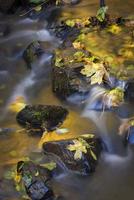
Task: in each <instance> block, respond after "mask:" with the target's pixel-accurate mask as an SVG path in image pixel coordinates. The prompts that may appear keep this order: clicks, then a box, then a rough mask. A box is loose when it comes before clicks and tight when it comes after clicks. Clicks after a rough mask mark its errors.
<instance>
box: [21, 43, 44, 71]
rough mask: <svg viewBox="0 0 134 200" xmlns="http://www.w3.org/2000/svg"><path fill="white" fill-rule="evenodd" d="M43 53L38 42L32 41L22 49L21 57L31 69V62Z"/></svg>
mask: <svg viewBox="0 0 134 200" xmlns="http://www.w3.org/2000/svg"><path fill="white" fill-rule="evenodd" d="M43 54H44V50H43V49H42V47H41V44H40V42H38V41H36V42H32V43H31V44H30V45H29V46H28V47H27V48H26V50H25V51H24V53H23V58H24V60H25V62H26V64H27V67H28V68H29V69H32V67H33V63H34V62H35V61H36V60H37V59H39V58H40V57H41V56H42V55H43Z"/></svg>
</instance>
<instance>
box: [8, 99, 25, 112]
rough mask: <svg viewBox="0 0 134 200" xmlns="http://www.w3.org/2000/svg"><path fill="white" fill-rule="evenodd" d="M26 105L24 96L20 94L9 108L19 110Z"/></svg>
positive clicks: (13, 110)
mask: <svg viewBox="0 0 134 200" xmlns="http://www.w3.org/2000/svg"><path fill="white" fill-rule="evenodd" d="M25 106H26V104H25V98H24V97H23V96H18V97H17V98H16V99H15V100H14V101H13V102H12V103H11V104H10V105H9V110H10V111H12V112H19V111H20V110H22V109H23V108H24V107H25Z"/></svg>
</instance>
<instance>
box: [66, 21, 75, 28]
mask: <svg viewBox="0 0 134 200" xmlns="http://www.w3.org/2000/svg"><path fill="white" fill-rule="evenodd" d="M66 25H68V26H70V27H74V26H75V22H74V21H73V20H67V21H66Z"/></svg>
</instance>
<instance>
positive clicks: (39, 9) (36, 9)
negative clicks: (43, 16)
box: [34, 5, 42, 12]
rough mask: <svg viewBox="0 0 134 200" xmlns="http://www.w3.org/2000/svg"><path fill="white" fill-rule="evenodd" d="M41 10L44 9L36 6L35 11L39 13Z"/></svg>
mask: <svg viewBox="0 0 134 200" xmlns="http://www.w3.org/2000/svg"><path fill="white" fill-rule="evenodd" d="M41 9H42V7H41V6H40V5H39V6H36V7H35V8H34V10H35V11H36V12H39V11H41Z"/></svg>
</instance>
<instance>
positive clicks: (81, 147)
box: [43, 134, 101, 175]
mask: <svg viewBox="0 0 134 200" xmlns="http://www.w3.org/2000/svg"><path fill="white" fill-rule="evenodd" d="M88 137H89V138H88ZM43 150H44V153H45V154H46V155H52V156H56V157H58V158H59V159H60V162H61V161H62V162H63V165H65V166H66V167H67V169H68V170H70V171H72V172H75V173H78V174H81V175H88V174H90V173H91V172H93V171H95V167H96V164H97V159H98V157H99V155H100V152H101V142H100V140H99V139H98V138H95V137H94V136H92V137H90V134H87V135H83V136H79V137H78V138H75V139H69V140H61V141H53V142H46V143H44V144H43Z"/></svg>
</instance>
